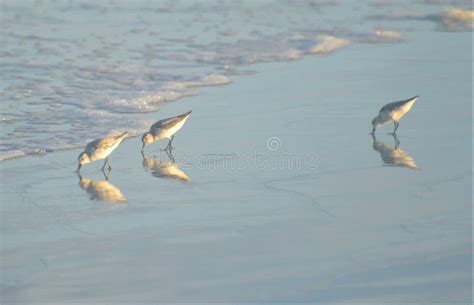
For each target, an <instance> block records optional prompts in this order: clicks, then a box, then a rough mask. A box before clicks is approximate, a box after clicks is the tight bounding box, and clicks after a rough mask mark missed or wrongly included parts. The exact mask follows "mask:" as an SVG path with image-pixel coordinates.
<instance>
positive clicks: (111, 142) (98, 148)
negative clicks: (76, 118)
mask: <svg viewBox="0 0 474 305" xmlns="http://www.w3.org/2000/svg"><path fill="white" fill-rule="evenodd" d="M127 134H128V133H127V132H123V133H121V134H119V135H116V136H110V137H106V138H102V139H97V140H94V141H92V142H90V143H89V144H87V145H86V147H85V148H84V151H83V152H82V153H81V154H80V155H79V157H78V158H77V159H78V160H79V165H78V167H77V171H79V170H80V169H81V167H82V165H83V164H87V163H90V162H94V161H97V160H103V159H105V162H104V166H102V170H104V168H105V165H108V166H109V170H110V169H112V166H111V165H110V162H109V158H108V157H109V155H110V154H111V153H112V152H113V151H114V150H115V149H116V148H117V147H118V146H119V145H120V143H122V141H123V139H125V137H126V136H127Z"/></svg>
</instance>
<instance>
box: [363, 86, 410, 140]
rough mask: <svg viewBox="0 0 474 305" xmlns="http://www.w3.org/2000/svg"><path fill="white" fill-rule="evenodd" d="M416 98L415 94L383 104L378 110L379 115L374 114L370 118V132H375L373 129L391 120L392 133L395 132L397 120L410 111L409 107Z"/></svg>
mask: <svg viewBox="0 0 474 305" xmlns="http://www.w3.org/2000/svg"><path fill="white" fill-rule="evenodd" d="M417 98H418V95H417V96H414V97H411V98H409V99H407V100H403V101H398V102H393V103H388V104H387V105H385V106H383V107H382V109H380V111H379V115H378V116H376V117H375V118H374V119H373V120H372V132H371V134H374V133H375V129H376V128H377V127H379V126H383V125H385V124H387V123H389V122H390V121H392V122H393V125H394V128H395V129H394V130H393V132H392V134H395V133H396V132H397V129H398V125H399V123H398V122H399V121H400V119H401V118H402V117H403V116H404V115H405V114H406V113H407V112H408V111H410V109H411V107H412V106H413V104H415V102H416V100H417Z"/></svg>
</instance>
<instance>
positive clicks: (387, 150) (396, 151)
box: [372, 135, 419, 169]
mask: <svg viewBox="0 0 474 305" xmlns="http://www.w3.org/2000/svg"><path fill="white" fill-rule="evenodd" d="M392 136H393V139H394V141H395V144H394V146H393V147H392V146H389V145H387V144H385V143H384V142H382V141H379V140H377V138H376V137H375V135H372V138H373V144H372V147H373V149H374V150H375V151H377V152H379V153H380V156H381V157H382V161H383V163H384V164H385V165H388V166H398V167H408V168H411V169H419V168H418V167H417V165H416V163H415V160H413V158H412V157H411V156H410V155H409V154H408V153H407V152H405V151H403V150H402V149H401V148H400V147H399V146H400V141H399V140H398V138H397V136H396V135H392Z"/></svg>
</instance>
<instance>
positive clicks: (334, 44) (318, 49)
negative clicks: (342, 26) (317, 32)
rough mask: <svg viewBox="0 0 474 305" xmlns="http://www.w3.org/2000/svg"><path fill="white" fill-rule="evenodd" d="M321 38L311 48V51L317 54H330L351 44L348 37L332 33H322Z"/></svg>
mask: <svg viewBox="0 0 474 305" xmlns="http://www.w3.org/2000/svg"><path fill="white" fill-rule="evenodd" d="M319 39H320V41H319V42H318V43H317V44H316V45H315V46H313V47H312V48H311V49H310V51H309V53H311V54H316V55H322V54H328V53H332V52H334V51H336V50H338V49H340V48H343V47H345V46H348V45H350V44H351V41H350V40H348V39H344V38H339V37H335V36H331V35H322V36H320V37H319Z"/></svg>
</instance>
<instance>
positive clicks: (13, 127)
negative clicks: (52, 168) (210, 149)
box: [0, 0, 469, 160]
mask: <svg viewBox="0 0 474 305" xmlns="http://www.w3.org/2000/svg"><path fill="white" fill-rule="evenodd" d="M435 2H436V1H425V2H420V3H412V1H396V2H384V1H373V2H368V3H363V4H362V3H360V2H358V1H336V0H334V1H237V2H235V1H183V2H179V1H177V2H176V1H107V2H100V3H96V1H79V2H70V1H3V2H2V4H1V5H2V7H1V13H0V17H1V29H0V38H1V44H0V54H1V61H0V69H1V72H2V73H1V74H2V79H1V84H0V94H1V95H0V96H1V99H2V107H1V117H0V124H1V128H2V136H1V144H0V145H1V146H0V160H4V159H8V158H12V157H19V156H23V155H27V154H43V153H46V152H49V151H53V150H58V149H64V148H71V147H77V146H81V145H83V144H85V143H87V142H88V141H90V140H92V139H95V138H97V137H102V136H104V135H106V134H108V133H111V132H116V131H118V130H123V129H126V130H128V131H129V132H130V133H131V134H138V133H141V132H143V131H144V130H146V128H147V126H148V125H149V123H150V122H151V121H152V118H153V119H154V118H157V117H159V115H155V116H149V115H148V116H147V115H146V114H144V113H148V112H155V111H158V110H159V109H160V107H161V106H162V105H163V104H164V103H166V102H168V101H174V100H177V99H180V98H182V97H185V96H189V95H194V94H198V93H199V89H198V87H201V86H212V85H225V84H228V83H230V82H231V81H232V79H233V77H234V75H241V74H244V75H247V74H252V67H251V64H253V63H259V62H272V61H281V60H297V59H300V58H302V57H303V56H306V55H315V56H322V58H321V60H324V57H323V56H324V55H327V54H330V53H332V52H333V51H336V50H338V51H344V49H346V48H350V46H351V45H353V44H357V43H400V42H403V41H404V34H403V33H393V32H391V31H390V32H386V30H392V29H395V30H397V29H398V30H400V29H401V30H407V29H408V30H409V29H410V28H414V27H416V28H417V29H423V30H434V29H435V30H436V29H440V27H441V29H442V24H440V23H439V22H438V23H439V24H438V25H436V22H437V21H436V18H432V16H438V15H439V14H440V12H442V10H443V9H444V6H442V5H430V4H433V3H435ZM468 3H469V2H468V1H455V3H454V4H456V5H461V6H464V7H466V6H468V5H469V4H468ZM407 13H410V14H407ZM433 14H434V15H433ZM436 14H438V15H436ZM392 15H396V16H402V17H400V18H399V20H395V21H394V20H392V19H394V18H391V17H390V16H392ZM412 15H416V16H418V17H417V18H415V19H413V18H411V19H410V16H412ZM406 16H408V17H406ZM423 16H424V17H423ZM430 16H431V17H430ZM404 18H405V19H404ZM384 31H385V32H384ZM328 36H329V37H328ZM374 47H376V46H374ZM312 53H314V54H312Z"/></svg>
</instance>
